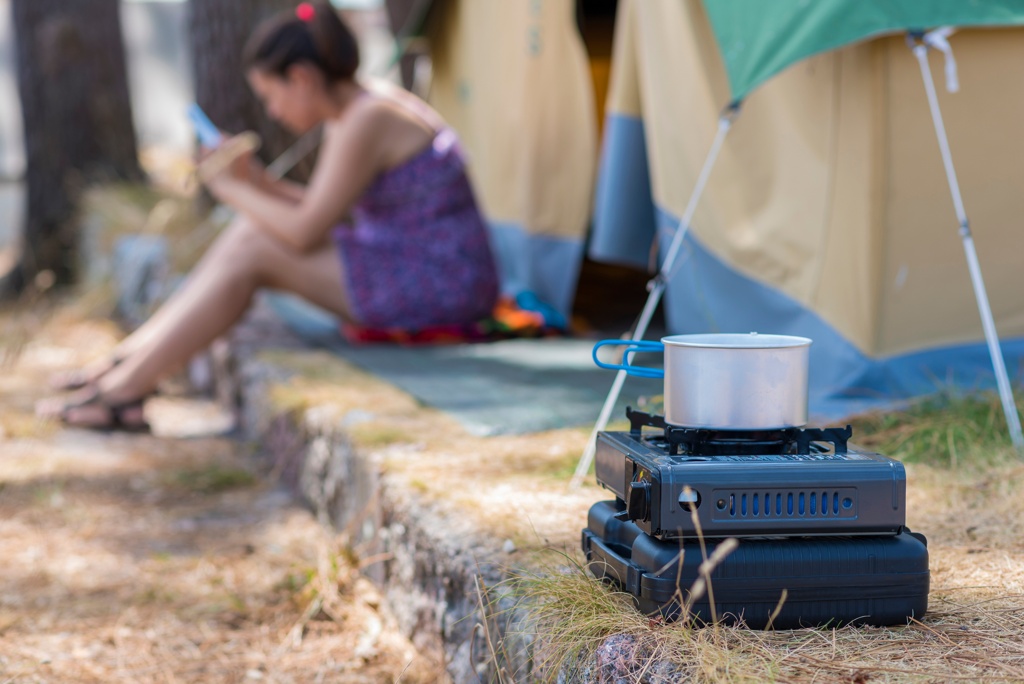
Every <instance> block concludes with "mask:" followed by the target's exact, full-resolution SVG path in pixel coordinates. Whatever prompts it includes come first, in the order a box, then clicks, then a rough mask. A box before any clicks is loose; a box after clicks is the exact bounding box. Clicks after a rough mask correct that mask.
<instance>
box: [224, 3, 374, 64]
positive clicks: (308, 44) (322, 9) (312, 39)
mask: <svg viewBox="0 0 1024 684" xmlns="http://www.w3.org/2000/svg"><path fill="white" fill-rule="evenodd" d="M298 62H307V63H309V64H312V65H313V66H315V67H317V68H318V69H319V70H320V71H321V72H322V73H323V74H324V77H325V78H326V79H327V81H328V82H335V81H343V80H348V79H351V78H352V77H353V76H355V73H356V70H357V69H358V68H359V45H358V43H357V42H356V38H355V36H354V35H353V34H352V31H351V30H349V28H348V26H346V25H345V22H343V21H342V20H341V17H340V16H338V13H337V11H336V10H335V9H334V8H333V7H332V6H331V4H330V3H329V2H326V1H325V0H317V1H316V2H303V3H301V4H300V5H299V6H298V7H297V8H296V9H295V10H293V11H286V12H282V13H281V14H278V15H277V16H275V17H272V18H271V19H268V20H267V21H265V22H263V23H262V24H260V25H259V26H258V27H257V28H256V30H255V31H254V32H253V34H252V36H251V37H250V38H249V41H248V42H247V43H246V46H245V52H244V53H243V56H242V63H243V64H244V65H245V67H246V69H253V68H255V69H260V70H261V71H266V72H268V73H272V74H276V75H278V76H281V77H283V76H285V74H286V73H287V71H288V68H289V67H290V66H291V65H292V64H296V63H298Z"/></svg>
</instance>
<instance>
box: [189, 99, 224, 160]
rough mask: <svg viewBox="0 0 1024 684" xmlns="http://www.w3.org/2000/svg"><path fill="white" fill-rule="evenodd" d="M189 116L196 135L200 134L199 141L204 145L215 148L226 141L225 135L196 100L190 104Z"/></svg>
mask: <svg viewBox="0 0 1024 684" xmlns="http://www.w3.org/2000/svg"><path fill="white" fill-rule="evenodd" d="M188 118H189V121H191V122H192V126H193V127H194V128H195V129H196V135H197V136H199V142H201V143H202V144H203V147H208V148H210V149H213V148H215V147H217V146H218V145H220V144H221V143H222V142H224V136H223V135H221V133H220V131H219V130H218V129H217V127H216V126H214V125H213V122H212V121H210V118H209V117H208V116H206V112H204V111H203V110H202V109H201V108H200V107H199V105H197V104H196V103H194V102H193V103H192V104H190V105H189V106H188Z"/></svg>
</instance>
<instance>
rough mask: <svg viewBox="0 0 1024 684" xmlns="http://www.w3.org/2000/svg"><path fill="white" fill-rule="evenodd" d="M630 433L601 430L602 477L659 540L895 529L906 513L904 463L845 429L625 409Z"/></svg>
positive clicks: (628, 513)
mask: <svg viewBox="0 0 1024 684" xmlns="http://www.w3.org/2000/svg"><path fill="white" fill-rule="evenodd" d="M626 415H627V417H628V418H629V421H630V430H629V432H600V433H598V436H597V454H596V471H597V481H598V483H599V484H601V485H602V486H604V487H605V488H607V489H610V490H611V491H612V492H614V493H615V495H616V497H618V498H619V499H620V500H622V501H623V502H625V505H626V509H625V510H626V513H625V517H626V519H628V520H631V521H633V522H634V523H636V525H637V526H638V527H639V528H640V529H641V530H642V531H643V532H644V533H646V534H649V535H651V536H653V537H656V538H659V539H677V538H689V537H694V536H696V534H697V531H698V530H697V525H695V524H694V520H693V511H694V509H695V510H696V517H697V519H698V521H699V526H700V531H701V532H702V533H703V535H704V536H706V537H726V536H728V537H736V536H740V537H742V536H793V535H894V534H899V533H900V531H901V530H902V529H903V526H904V524H905V522H906V510H905V503H906V472H905V471H904V468H903V464H902V463H900V462H898V461H894V460H892V459H890V458H886V457H885V456H882V455H880V454H876V453H871V452H864V451H858V450H857V449H855V448H853V447H852V446H851V445H850V444H849V439H850V436H851V435H852V433H853V430H852V428H850V427H849V426H847V427H845V428H825V429H801V428H786V429H781V430H770V431H746V430H734V431H729V430H716V429H697V428H683V427H677V426H672V425H668V424H667V423H665V420H664V418H663V417H661V416H656V415H650V414H647V413H641V412H639V411H633V410H631V409H627V410H626Z"/></svg>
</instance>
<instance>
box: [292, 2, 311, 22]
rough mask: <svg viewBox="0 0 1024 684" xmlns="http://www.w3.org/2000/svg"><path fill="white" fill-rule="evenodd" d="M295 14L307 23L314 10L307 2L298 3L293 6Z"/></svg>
mask: <svg viewBox="0 0 1024 684" xmlns="http://www.w3.org/2000/svg"><path fill="white" fill-rule="evenodd" d="M295 16H297V17H298V18H299V19H300V20H301V21H304V22H306V23H309V22H310V21H312V20H313V17H314V16H316V10H315V9H314V8H313V6H312V5H311V4H309V3H308V2H302V3H299V6H298V7H296V8H295Z"/></svg>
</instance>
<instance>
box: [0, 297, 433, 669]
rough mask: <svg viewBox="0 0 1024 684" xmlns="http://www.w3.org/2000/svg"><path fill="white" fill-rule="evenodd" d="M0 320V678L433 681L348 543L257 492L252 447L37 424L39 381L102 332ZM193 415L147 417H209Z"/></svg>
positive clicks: (189, 407) (168, 408)
mask: <svg viewBox="0 0 1024 684" xmlns="http://www.w3.org/2000/svg"><path fill="white" fill-rule="evenodd" d="M0 326H2V332H3V340H2V342H3V347H2V350H3V352H4V360H5V361H6V363H4V365H3V372H2V373H0V558H3V559H4V560H3V563H2V564H0V683H2V684H6V683H8V682H12V683H13V682H62V683H63V682H133V683H134V682H204V683H206V682H250V681H251V682H303V683H305V682H394V681H398V680H400V681H403V682H417V681H419V682H433V681H438V679H439V669H438V666H437V663H436V662H435V661H432V660H431V659H429V658H427V657H425V656H423V655H422V654H419V653H417V651H416V650H415V648H414V647H413V646H412V644H410V643H409V642H408V641H407V640H405V639H404V638H402V637H401V636H400V635H399V634H398V633H397V632H396V631H395V629H394V628H393V626H392V624H391V623H390V622H389V619H388V616H387V615H386V614H385V613H384V612H383V611H382V610H381V609H380V601H379V597H378V595H377V593H376V592H375V590H374V588H373V587H372V586H371V585H369V584H368V583H367V582H366V581H365V580H363V579H361V578H359V577H358V575H357V574H356V572H355V571H354V569H353V566H352V564H351V561H350V559H349V558H348V557H346V555H345V551H344V549H345V545H344V540H342V539H338V538H336V537H335V536H333V535H332V534H331V533H329V532H328V531H326V530H324V529H322V528H321V527H320V526H319V525H318V524H317V523H316V522H315V521H314V520H313V518H312V517H311V515H310V514H309V513H308V512H307V511H306V510H304V509H303V508H301V507H300V506H299V505H297V504H296V503H295V502H294V501H293V500H292V499H291V498H290V497H289V495H288V494H287V493H286V492H283V491H280V490H278V489H276V488H275V487H274V486H273V485H271V484H268V479H267V478H265V477H263V474H261V473H259V472H257V468H256V466H254V459H252V458H251V457H248V456H247V450H248V449H250V448H251V447H249V446H248V445H245V444H241V443H239V442H237V441H234V440H230V439H226V438H215V437H210V438H192V439H161V438H156V437H152V436H128V435H103V434H96V433H92V432H88V431H81V430H61V429H58V428H57V427H56V426H53V425H47V424H45V423H42V422H40V421H38V420H37V419H35V417H34V416H33V414H32V406H33V402H34V401H35V399H36V398H37V397H39V396H41V395H42V394H44V393H45V382H44V378H46V377H47V376H48V375H49V374H50V373H51V372H52V371H53V370H54V369H56V368H58V367H65V366H69V365H71V364H72V363H74V362H75V361H77V360H80V359H82V358H88V357H89V356H94V355H95V354H96V353H97V352H98V351H102V349H104V348H105V347H106V346H108V345H109V343H110V341H111V340H112V339H113V337H112V336H113V332H112V331H111V330H110V329H108V328H106V327H104V326H98V325H96V324H80V323H73V324H72V323H67V322H65V323H63V324H61V323H60V321H57V323H56V324H54V323H53V322H52V321H49V320H48V321H46V322H44V321H43V319H42V318H34V317H33V316H31V315H29V316H26V315H22V316H14V317H12V316H10V315H7V316H4V317H0ZM199 408H200V407H198V406H197V405H196V404H194V403H190V402H187V401H181V400H179V401H178V402H174V401H165V403H164V405H163V406H162V407H161V406H160V405H157V407H156V409H155V410H156V411H157V413H161V412H163V413H164V415H165V417H166V416H179V417H178V418H171V420H172V421H173V420H186V421H187V420H190V419H189V418H188V416H190V415H191V416H192V418H191V420H193V422H195V420H196V416H200V418H199V419H198V420H199V422H202V420H203V418H202V417H201V416H204V415H206V416H207V420H209V415H210V412H209V411H208V410H207V411H205V412H204V411H202V410H198V409H199ZM181 416H186V417H185V418H181Z"/></svg>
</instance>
